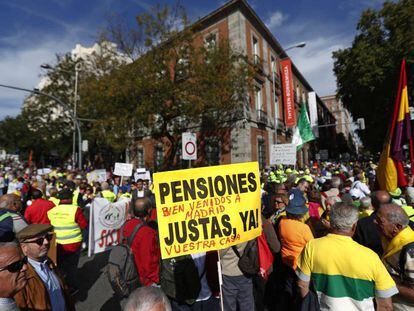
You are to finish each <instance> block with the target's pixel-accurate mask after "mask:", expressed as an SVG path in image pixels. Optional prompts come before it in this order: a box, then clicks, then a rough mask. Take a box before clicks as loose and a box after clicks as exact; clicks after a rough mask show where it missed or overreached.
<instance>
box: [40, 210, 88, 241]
mask: <svg viewBox="0 0 414 311" xmlns="http://www.w3.org/2000/svg"><path fill="white" fill-rule="evenodd" d="M77 209H78V207H77V206H76V205H72V204H61V205H58V206H56V207H54V208H52V209H51V210H50V211H48V212H47V216H48V217H49V220H50V223H51V224H52V226H53V228H54V231H55V233H56V243H58V244H71V243H77V242H82V232H81V229H80V227H79V225H78V224H77V223H76V221H75V215H76V210H77Z"/></svg>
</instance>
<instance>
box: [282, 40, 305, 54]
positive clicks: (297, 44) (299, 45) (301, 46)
mask: <svg viewBox="0 0 414 311" xmlns="http://www.w3.org/2000/svg"><path fill="white" fill-rule="evenodd" d="M305 46H306V42H299V43H296V44H294V45H291V46H289V47H287V48H286V49H285V52H286V51H289V50H292V49H295V48H303V47H305Z"/></svg>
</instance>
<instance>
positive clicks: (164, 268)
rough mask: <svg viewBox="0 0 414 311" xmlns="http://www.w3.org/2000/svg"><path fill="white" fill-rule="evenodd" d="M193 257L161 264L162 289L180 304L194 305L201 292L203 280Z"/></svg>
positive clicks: (170, 259) (181, 257)
mask: <svg viewBox="0 0 414 311" xmlns="http://www.w3.org/2000/svg"><path fill="white" fill-rule="evenodd" d="M204 273H205V270H204V271H203V273H202V274H201V277H199V275H198V269H197V267H196V265H195V263H194V260H193V258H192V257H191V255H184V256H179V257H174V258H169V259H163V260H162V262H161V276H160V280H161V289H162V290H163V291H164V293H165V294H166V295H167V296H168V297H170V298H173V299H174V300H176V301H178V302H180V303H187V304H190V305H191V304H193V303H194V302H195V301H196V299H197V297H198V295H199V294H200V291H201V282H200V280H201V278H202V277H203V275H204Z"/></svg>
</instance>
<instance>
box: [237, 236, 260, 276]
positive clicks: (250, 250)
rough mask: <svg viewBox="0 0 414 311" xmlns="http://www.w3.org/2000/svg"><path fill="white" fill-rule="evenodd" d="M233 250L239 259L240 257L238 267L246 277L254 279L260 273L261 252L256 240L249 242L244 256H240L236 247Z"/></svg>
mask: <svg viewBox="0 0 414 311" xmlns="http://www.w3.org/2000/svg"><path fill="white" fill-rule="evenodd" d="M231 248H232V249H233V251H234V253H235V254H236V255H237V257H239V262H238V263H237V265H238V266H239V269H240V270H241V272H243V274H244V275H245V276H247V277H252V276H254V275H256V274H257V273H258V272H259V270H260V265H259V250H258V247H257V240H256V239H254V240H250V241H249V242H247V244H246V247H245V248H244V251H243V254H242V255H240V253H239V251H238V249H237V247H236V246H232V247H231Z"/></svg>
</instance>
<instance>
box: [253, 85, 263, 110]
mask: <svg viewBox="0 0 414 311" xmlns="http://www.w3.org/2000/svg"><path fill="white" fill-rule="evenodd" d="M254 101H255V105H256V110H263V109H262V108H263V99H262V87H261V85H256V86H255V87H254Z"/></svg>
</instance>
